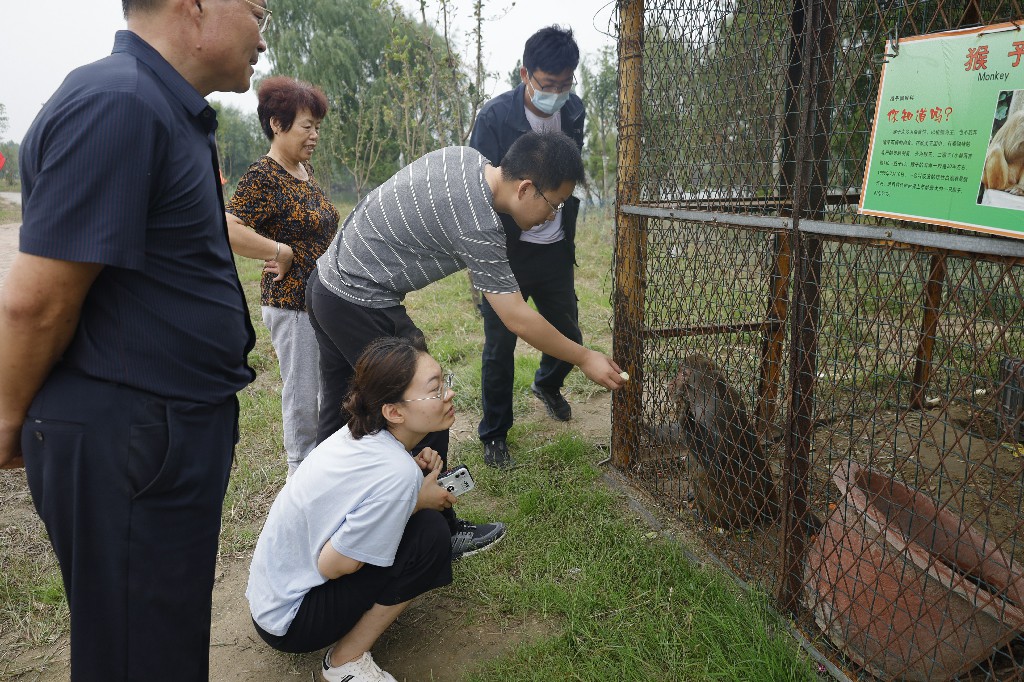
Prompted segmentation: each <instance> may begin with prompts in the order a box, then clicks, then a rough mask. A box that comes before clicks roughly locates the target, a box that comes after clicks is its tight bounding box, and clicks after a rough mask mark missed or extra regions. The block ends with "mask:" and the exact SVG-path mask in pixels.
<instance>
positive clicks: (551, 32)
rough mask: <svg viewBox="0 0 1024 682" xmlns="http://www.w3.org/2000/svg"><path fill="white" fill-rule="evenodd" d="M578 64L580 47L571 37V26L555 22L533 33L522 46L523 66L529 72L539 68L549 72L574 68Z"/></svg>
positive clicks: (559, 71)
mask: <svg viewBox="0 0 1024 682" xmlns="http://www.w3.org/2000/svg"><path fill="white" fill-rule="evenodd" d="M579 64H580V48H579V46H578V45H577V44H576V41H575V40H574V39H573V37H572V29H571V28H562V27H561V26H558V25H557V24H556V25H554V26H547V27H545V28H542V29H541V30H539V31H537V32H536V33H534V34H533V35H532V36H530V38H529V39H528V40H527V41H526V47H524V48H523V66H525V67H526V70H527V71H528V72H530V73H533V72H534V71H535V70H537V69H540V70H541V71H545V72H547V73H550V74H556V73H562V72H563V71H565V70H566V69H572V70H573V71H575V70H576V67H577V66H579Z"/></svg>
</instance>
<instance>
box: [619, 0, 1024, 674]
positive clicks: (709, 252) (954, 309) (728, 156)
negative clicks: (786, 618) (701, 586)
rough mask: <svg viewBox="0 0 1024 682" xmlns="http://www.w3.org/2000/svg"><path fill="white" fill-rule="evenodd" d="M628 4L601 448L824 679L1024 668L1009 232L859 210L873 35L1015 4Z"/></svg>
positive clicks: (1022, 361) (1020, 346)
mask: <svg viewBox="0 0 1024 682" xmlns="http://www.w3.org/2000/svg"><path fill="white" fill-rule="evenodd" d="M618 16H619V25H618V35H619V59H620V69H619V74H620V87H619V97H620V120H619V136H620V139H619V149H620V151H619V187H618V208H617V239H616V264H615V267H616V288H615V293H614V301H613V303H614V311H615V338H614V343H615V347H616V350H615V355H616V357H617V358H618V359H619V360H620V362H621V363H624V364H625V366H626V369H627V370H628V371H629V373H630V375H631V376H632V378H633V380H632V381H631V382H630V384H629V385H628V386H627V388H626V389H624V390H623V391H620V392H618V393H616V395H615V398H614V402H613V410H614V416H613V420H612V421H613V453H612V454H613V461H614V462H615V463H616V465H617V466H619V467H621V468H622V469H623V470H624V471H626V472H627V473H628V474H629V475H630V476H631V477H633V479H634V480H635V481H636V482H638V483H639V484H640V485H642V486H644V487H646V488H647V489H649V490H650V491H651V492H652V493H654V494H655V495H656V496H657V497H658V499H659V500H661V501H662V502H663V503H664V504H665V505H666V506H668V507H670V508H672V509H673V510H675V511H676V512H677V513H678V514H679V518H680V520H681V521H682V522H683V523H686V524H689V525H691V526H692V528H693V529H694V530H695V532H697V533H698V534H699V536H700V537H701V538H703V540H704V542H705V543H706V545H707V549H708V551H710V552H711V553H712V554H713V555H714V556H716V557H717V558H718V559H720V560H721V561H722V562H723V563H724V564H725V565H726V566H727V567H728V568H729V569H730V570H731V571H732V572H733V573H734V574H735V575H736V576H737V577H739V578H741V579H743V580H745V581H753V582H757V583H760V584H761V585H762V586H763V587H765V588H766V589H768V590H769V591H770V592H771V593H772V594H774V595H775V596H776V598H777V601H778V605H779V607H780V608H781V609H783V610H786V611H788V612H790V613H791V614H792V615H793V616H794V617H795V621H796V623H797V626H798V627H799V628H800V629H801V631H802V632H803V633H804V634H805V635H806V636H807V638H808V639H809V640H811V641H812V642H814V643H815V646H816V647H817V648H818V649H819V650H820V652H822V653H824V654H825V655H826V656H827V657H828V658H829V659H830V660H831V661H832V662H834V663H835V664H836V665H837V666H839V667H838V668H835V669H833V670H834V672H836V673H837V674H842V673H841V672H839V671H840V670H842V671H845V674H847V675H850V676H851V677H858V676H859V677H862V678H864V679H870V678H871V677H872V676H874V677H878V678H882V679H927V680H942V679H1000V680H1002V679H1020V678H1022V677H1024V638H1022V637H1021V632H1022V631H1024V535H1022V528H1024V480H1022V478H1024V477H1022V469H1024V456H1022V455H1024V445H1022V444H1021V441H1024V426H1022V425H1021V414H1022V410H1024V319H1022V317H1024V312H1022V293H1024V291H1022V289H1024V267H1022V266H1024V243H1022V242H1019V241H1016V240H1007V239H1002V238H996V237H979V236H973V235H969V234H967V233H963V232H960V231H957V230H950V229H948V228H936V227H932V226H928V225H924V224H918V223H909V222H902V223H895V222H893V221H887V220H884V219H880V218H874V217H868V216H861V215H858V214H857V212H856V204H857V200H858V198H859V192H860V185H861V182H862V178H863V175H864V164H865V161H866V156H867V147H868V138H869V134H870V130H871V121H872V116H873V113H874V112H873V108H874V101H875V97H876V95H877V89H878V75H879V72H880V65H881V62H882V60H883V59H885V55H886V51H885V43H886V40H887V39H891V38H898V37H899V36H910V35H920V34H924V33H933V32H938V31H944V30H949V29H953V28H958V27H964V26H971V25H979V24H991V23H997V22H1002V21H1020V20H1022V19H1024V12H1022V10H1021V4H1020V2H1019V1H1018V0H982V1H978V0H888V1H883V0H872V1H870V2H866V1H850V0H803V1H800V0H761V1H760V2H753V1H752V0H722V1H720V2H719V1H708V0H676V1H674V2H669V1H666V0H646V1H644V2H641V1H640V0H632V1H628V0H620V2H619V3H618ZM877 228H882V229H877Z"/></svg>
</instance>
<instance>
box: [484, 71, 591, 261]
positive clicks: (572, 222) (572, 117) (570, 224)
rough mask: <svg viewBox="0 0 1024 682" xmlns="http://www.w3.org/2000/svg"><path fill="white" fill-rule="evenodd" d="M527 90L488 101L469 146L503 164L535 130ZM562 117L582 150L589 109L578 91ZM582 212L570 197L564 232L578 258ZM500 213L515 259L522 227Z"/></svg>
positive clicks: (522, 87) (560, 113)
mask: <svg viewBox="0 0 1024 682" xmlns="http://www.w3.org/2000/svg"><path fill="white" fill-rule="evenodd" d="M525 93H526V86H525V85H523V84H520V85H519V87H517V88H516V89H515V90H509V91H508V92H503V93H502V94H500V95H498V96H497V97H495V98H494V99H492V100H490V101H488V102H487V103H486V104H485V105H484V106H483V109H481V110H480V114H479V115H477V117H476V124H475V125H474V126H473V133H472V135H470V138H469V146H470V147H472V148H473V149H475V150H477V151H478V152H480V153H481V154H483V155H484V156H485V157H486V158H487V160H488V161H490V162H491V165H492V166H499V165H501V160H502V158H504V156H505V152H507V151H508V148H509V147H511V146H512V143H513V142H515V141H516V140H517V139H519V136H520V135H522V134H524V133H528V132H530V130H531V128H530V122H529V121H528V120H526V110H525V106H526V105H525V104H524V102H523V98H524V97H525V96H526V94H525ZM558 116H560V117H561V122H562V132H564V133H565V134H566V135H568V136H569V137H571V138H572V139H573V140H574V141H575V142H576V144H577V145H579V148H580V151H582V150H583V128H584V122H585V119H586V111H584V109H583V101H582V100H581V99H580V98H579V97H578V96H576V93H572V94H570V95H569V100H568V101H567V102H566V103H565V104H564V105H563V106H562V108H561V109H559V110H558ZM579 212H580V200H579V199H577V198H576V197H569V198H568V199H567V200H566V202H565V206H564V207H562V231H563V232H565V239H566V241H567V242H568V243H569V247H570V249H571V250H572V254H573V258H574V259H575V257H576V217H577V216H578V215H579ZM498 216H499V217H500V218H501V224H502V225H503V226H504V227H505V241H506V244H507V248H508V255H509V258H510V259H511V258H512V257H513V255H514V253H515V251H516V249H517V248H518V247H519V244H521V242H520V241H519V235H520V233H521V232H522V230H520V229H519V226H518V225H516V223H515V221H514V220H512V216H509V215H506V214H504V213H499V214H498Z"/></svg>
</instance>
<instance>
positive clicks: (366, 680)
mask: <svg viewBox="0 0 1024 682" xmlns="http://www.w3.org/2000/svg"><path fill="white" fill-rule="evenodd" d="M333 650H334V647H331V648H330V649H328V650H327V653H326V654H325V655H324V662H323V667H324V669H323V672H322V673H321V674H322V676H323V679H324V681H325V682H398V680H396V679H395V678H394V677H393V676H392V675H391V674H390V673H387V672H385V671H383V670H381V669H380V666H379V665H377V664H376V663H374V662H373V656H371V655H370V652H369V651H366V652H363V655H362V656H360V657H359V658H357V659H356V660H354V661H349V662H348V663H346V664H344V665H339V666H337V667H335V666H332V665H331V651H333Z"/></svg>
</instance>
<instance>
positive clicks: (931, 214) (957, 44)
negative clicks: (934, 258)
mask: <svg viewBox="0 0 1024 682" xmlns="http://www.w3.org/2000/svg"><path fill="white" fill-rule="evenodd" d="M888 53H889V56H888V61H887V63H886V64H885V66H884V68H883V70H882V81H881V84H880V86H879V92H878V102H877V105H876V107H875V123H874V130H873V131H872V135H871V146H870V148H869V152H868V164H867V170H866V171H865V176H864V185H863V191H862V192H861V202H860V211H861V213H867V214H870V215H878V216H885V217H888V218H898V219H907V220H917V221H922V222H927V223H936V224H940V225H950V226H952V227H962V228H966V229H971V230H978V231H982V232H991V233H994V234H1001V235H1006V236H1011V237H1018V238H1024V31H1021V30H1019V29H1018V27H1016V26H1014V25H1013V24H1000V25H996V26H986V27H979V28H973V29H969V30H961V31H950V32H948V33H938V34H934V35H929V36H918V37H914V38H903V39H901V40H900V41H899V43H898V49H897V48H896V46H893V45H892V44H890V45H889V49H888Z"/></svg>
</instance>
